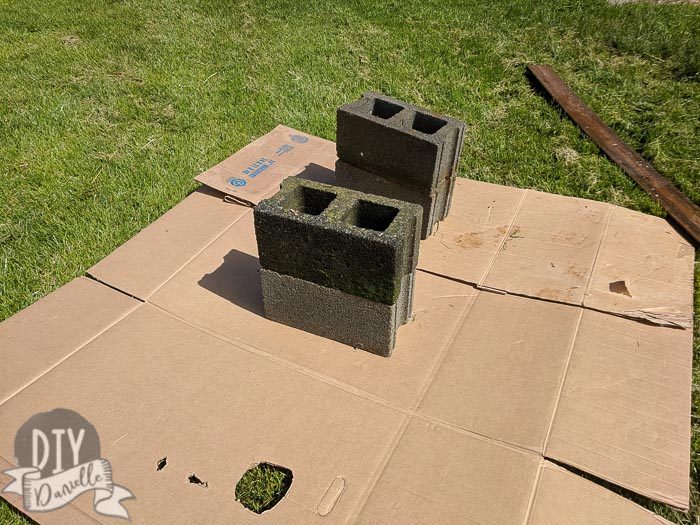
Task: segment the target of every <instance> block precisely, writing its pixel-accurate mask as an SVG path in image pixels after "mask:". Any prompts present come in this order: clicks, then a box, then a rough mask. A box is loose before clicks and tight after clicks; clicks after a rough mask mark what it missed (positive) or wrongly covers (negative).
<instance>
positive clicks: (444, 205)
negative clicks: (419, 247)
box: [335, 160, 454, 239]
mask: <svg viewBox="0 0 700 525" xmlns="http://www.w3.org/2000/svg"><path fill="white" fill-rule="evenodd" d="M335 178H336V183H337V184H338V186H342V187H344V188H349V189H351V190H356V191H361V192H364V193H371V194H373V195H380V196H382V197H388V198H391V199H398V200H402V201H406V202H412V203H414V204H418V205H419V206H421V208H422V209H423V217H422V221H421V222H422V227H421V239H427V238H428V237H429V236H430V235H431V234H432V233H433V230H434V229H435V225H436V224H437V223H438V222H439V221H441V220H443V219H444V218H445V217H447V213H448V212H449V208H450V203H451V200H452V199H451V198H452V190H453V188H454V179H453V180H452V181H444V182H443V183H442V184H440V185H439V186H438V187H437V188H436V189H434V190H432V191H426V190H422V189H420V188H416V187H415V186H406V185H403V184H399V183H398V182H395V181H392V180H389V179H386V178H384V177H381V176H379V175H376V174H374V173H371V172H369V171H367V170H363V169H362V168H358V167H357V166H353V165H352V164H349V163H347V162H345V161H342V160H337V161H336V163H335Z"/></svg>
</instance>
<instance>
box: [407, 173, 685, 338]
mask: <svg viewBox="0 0 700 525" xmlns="http://www.w3.org/2000/svg"><path fill="white" fill-rule="evenodd" d="M693 262H694V250H693V248H692V246H690V244H688V242H687V241H686V240H685V239H683V237H682V236H681V235H680V234H678V232H676V231H675V230H674V229H673V227H672V226H671V225H670V224H669V223H668V222H667V221H665V220H664V219H660V218H658V217H652V216H649V215H645V214H643V213H639V212H634V211H631V210H626V209H624V208H619V207H617V206H612V205H609V204H604V203H599V202H594V201H589V200H585V199H577V198H573V197H564V196H561V195H552V194H547V193H542V192H537V191H532V190H517V189H515V188H505V187H500V186H494V185H492V184H487V183H483V182H477V181H472V180H463V179H461V180H458V181H457V183H456V186H455V192H454V196H453V202H452V208H451V211H450V215H449V216H448V218H447V219H446V220H445V221H443V222H442V223H440V227H439V229H438V231H437V232H436V233H435V234H434V235H433V236H432V237H431V238H429V239H427V240H426V241H424V242H423V243H422V244H421V252H420V259H419V262H418V267H419V268H420V269H423V270H425V271H429V272H431V273H435V274H438V275H443V276H445V277H449V278H450V279H456V280H459V281H462V282H465V283H470V284H474V285H476V286H478V287H480V288H483V289H488V290H494V291H498V292H501V293H511V294H518V295H525V296H527V297H535V298H540V299H546V300H551V301H557V302H563V303H567V304H574V305H585V306H587V307H590V308H593V309H597V310H602V311H606V312H610V313H613V314H615V315H620V316H623V317H628V318H631V319H638V320H642V321H644V322H648V323H652V324H657V325H660V326H675V327H678V328H690V327H692V304H693V302H692V282H693Z"/></svg>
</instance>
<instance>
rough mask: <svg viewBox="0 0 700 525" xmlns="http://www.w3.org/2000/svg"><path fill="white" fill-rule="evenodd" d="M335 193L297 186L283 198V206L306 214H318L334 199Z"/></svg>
mask: <svg viewBox="0 0 700 525" xmlns="http://www.w3.org/2000/svg"><path fill="white" fill-rule="evenodd" d="M335 197H336V195H335V193H331V192H329V191H323V190H317V189H315V188H307V187H305V186H298V187H296V188H295V189H294V191H293V192H291V193H290V194H289V195H288V196H287V197H286V198H285V200H284V203H283V206H284V207H285V208H287V209H289V210H292V211H296V212H298V213H306V214H307V215H319V214H321V213H322V212H323V210H325V209H326V208H328V206H329V204H330V203H331V202H333V199H335Z"/></svg>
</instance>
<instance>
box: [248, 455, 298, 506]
mask: <svg viewBox="0 0 700 525" xmlns="http://www.w3.org/2000/svg"><path fill="white" fill-rule="evenodd" d="M291 484H292V472H291V471H290V470H289V469H285V468H282V467H278V466H276V465H270V464H269V463H260V464H258V465H255V466H254V467H253V468H251V469H248V470H247V471H246V472H245V474H243V476H242V477H241V479H240V481H239V482H238V483H237V484H236V501H240V502H241V505H243V506H244V507H245V508H247V509H250V510H252V511H253V512H255V513H256V514H261V513H263V512H265V511H266V510H269V509H271V508H272V507H274V506H275V505H276V504H277V503H278V502H279V501H280V500H281V499H282V498H283V497H284V495H285V494H286V493H287V490H289V487H290V485H291Z"/></svg>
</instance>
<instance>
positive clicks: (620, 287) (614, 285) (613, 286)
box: [608, 281, 632, 297]
mask: <svg viewBox="0 0 700 525" xmlns="http://www.w3.org/2000/svg"><path fill="white" fill-rule="evenodd" d="M608 289H609V290H610V291H611V292H613V293H619V294H620V295H626V296H627V297H632V294H631V293H630V291H629V290H628V289H627V283H625V281H613V282H611V283H610V284H609V285H608Z"/></svg>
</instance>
